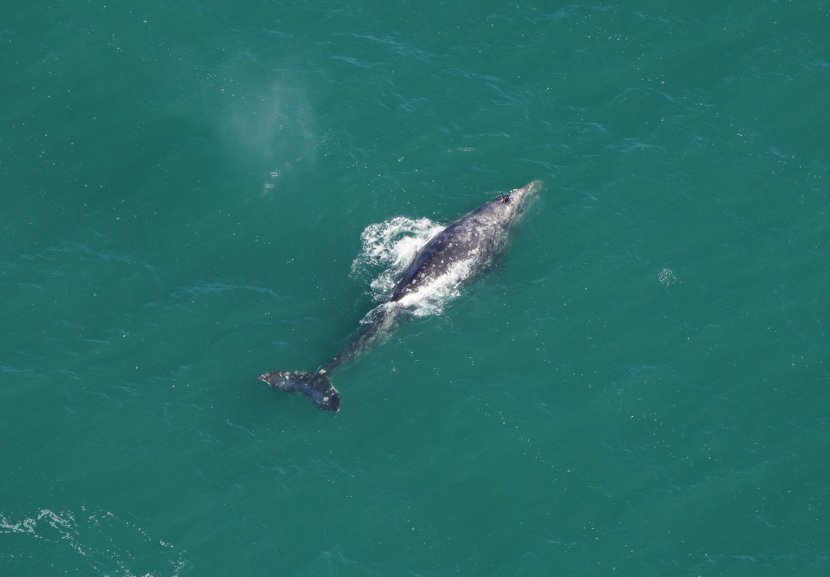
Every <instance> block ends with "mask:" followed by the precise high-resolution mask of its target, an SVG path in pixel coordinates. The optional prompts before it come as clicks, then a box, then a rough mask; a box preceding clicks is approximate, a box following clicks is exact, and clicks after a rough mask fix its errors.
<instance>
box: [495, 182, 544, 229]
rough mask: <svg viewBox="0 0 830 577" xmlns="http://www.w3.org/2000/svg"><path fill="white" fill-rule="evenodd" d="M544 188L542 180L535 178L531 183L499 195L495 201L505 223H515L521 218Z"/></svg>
mask: <svg viewBox="0 0 830 577" xmlns="http://www.w3.org/2000/svg"><path fill="white" fill-rule="evenodd" d="M541 190H542V181H541V180H534V181H533V182H531V183H530V184H527V185H525V186H523V187H522V188H517V189H515V190H511V191H510V192H508V193H507V194H504V195H502V196H500V197H498V198H497V199H496V200H495V201H493V202H494V204H496V206H498V208H499V209H500V212H501V213H502V214H501V218H502V219H503V220H504V222H505V224H514V223H516V222H518V221H519V220H521V218H522V217H523V216H524V213H525V210H526V209H527V207H528V206H529V205H530V204H531V203H532V202H533V201H534V200H536V198H538V196H539V192H540V191H541Z"/></svg>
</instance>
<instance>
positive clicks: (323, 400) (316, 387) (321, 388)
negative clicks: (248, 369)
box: [259, 369, 340, 413]
mask: <svg viewBox="0 0 830 577" xmlns="http://www.w3.org/2000/svg"><path fill="white" fill-rule="evenodd" d="M259 380H260V381H265V382H266V383H268V384H269V385H271V386H272V387H274V388H275V389H277V390H278V391H284V392H286V393H305V396H306V397H308V398H309V400H310V401H311V402H312V403H314V404H315V405H317V408H318V409H322V410H324V411H331V412H332V413H336V412H337V411H339V410H340V393H338V392H337V389H335V388H334V386H332V384H331V376H329V373H328V372H326V370H325V369H321V370H320V371H318V372H316V373H299V372H296V371H275V372H273V373H265V374H264V375H260V376H259Z"/></svg>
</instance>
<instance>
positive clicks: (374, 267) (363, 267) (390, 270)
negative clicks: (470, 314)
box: [352, 216, 462, 323]
mask: <svg viewBox="0 0 830 577" xmlns="http://www.w3.org/2000/svg"><path fill="white" fill-rule="evenodd" d="M445 228H446V227H445V226H444V225H442V224H438V223H435V222H432V221H431V220H430V219H428V218H419V219H418V220H413V219H411V218H406V217H403V216H397V217H395V218H393V219H391V220H387V221H386V222H380V223H375V224H370V225H369V226H367V227H366V230H364V231H363V233H362V234H361V235H360V240H361V241H362V242H363V250H362V251H361V252H360V254H359V255H358V256H357V258H355V259H354V262H353V263H352V276H353V277H354V278H356V279H358V280H360V281H362V282H365V283H367V284H368V285H369V292H370V294H371V295H372V298H373V299H374V300H375V301H376V302H378V303H382V302H384V301H386V300H387V299H389V297H391V296H392V292H393V291H394V290H395V286H396V285H397V283H398V280H399V279H400V277H401V275H403V273H404V271H405V270H406V267H407V266H409V264H410V263H411V262H412V259H414V258H415V255H416V254H417V253H418V251H419V250H421V248H422V247H423V246H424V245H425V244H426V243H428V242H429V241H430V240H431V239H432V238H434V237H435V236H436V235H438V234H440V233H441V231H443V230H444V229H445ZM458 273H462V271H461V270H459V271H457V273H456V274H454V275H452V277H450V278H447V282H441V283H436V287H435V290H433V291H432V294H429V295H419V296H418V297H415V296H414V295H413V296H412V298H407V299H406V301H407V302H404V301H402V302H401V303H400V304H402V305H404V306H406V307H408V308H410V309H411V312H412V314H413V315H415V316H427V315H433V314H440V313H441V311H442V310H443V306H444V304H446V303H447V302H448V301H449V300H450V299H451V298H453V297H455V296H457V295H458V294H459V291H458V287H457V285H458V284H459V283H457V282H453V281H454V277H458V276H459V274H458ZM442 289H444V290H442ZM381 306H385V305H381ZM377 313H378V308H376V309H375V310H373V311H370V313H369V314H368V315H366V317H365V318H364V319H363V322H364V323H365V322H371V321H372V320H374V318H375V316H376V315H377Z"/></svg>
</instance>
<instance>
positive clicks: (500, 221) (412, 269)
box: [259, 180, 542, 413]
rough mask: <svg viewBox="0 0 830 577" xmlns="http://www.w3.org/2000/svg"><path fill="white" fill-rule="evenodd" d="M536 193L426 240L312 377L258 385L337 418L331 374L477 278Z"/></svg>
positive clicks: (523, 192) (533, 188) (525, 191)
mask: <svg viewBox="0 0 830 577" xmlns="http://www.w3.org/2000/svg"><path fill="white" fill-rule="evenodd" d="M541 189H542V182H541V181H539V180H535V181H533V182H531V183H530V184H528V185H526V186H524V187H522V188H517V189H515V190H512V191H510V192H508V193H507V194H504V195H502V196H500V197H498V198H496V199H495V200H492V201H490V202H488V203H487V204H485V205H483V206H480V207H478V208H477V209H475V210H474V211H472V212H470V213H468V214H466V215H464V216H462V217H461V218H459V219H458V220H456V221H455V222H453V223H451V224H450V225H448V226H447V228H445V229H444V230H443V231H441V232H440V233H439V234H437V235H436V236H434V237H433V238H431V239H430V240H429V242H427V243H426V244H425V245H424V246H423V247H421V249H420V250H419V251H418V252H417V254H416V255H415V257H414V258H413V259H412V262H411V263H409V265H408V266H407V268H406V270H405V271H404V273H403V275H402V276H401V278H400V280H399V281H398V283H397V285H395V290H394V291H393V292H392V296H390V297H389V298H388V299H387V300H386V301H385V302H383V303H381V304H380V305H379V306H378V307H377V308H376V309H375V310H374V311H372V313H373V320H372V322H371V323H369V325H368V326H367V328H366V329H365V330H364V331H363V332H362V333H361V334H360V335H359V336H358V337H357V338H356V339H355V340H354V341H352V342H351V344H350V345H349V346H348V347H346V348H345V349H344V350H343V351H342V352H341V353H340V354H338V355H337V356H336V357H334V358H333V359H332V360H331V361H329V362H328V363H326V364H325V365H323V366H322V367H320V368H319V369H317V371H315V372H313V373H302V372H296V371H275V372H271V373H265V374H264V375H260V377H259V379H260V380H261V381H265V382H266V383H268V384H269V385H271V386H272V387H274V388H275V389H277V390H279V391H284V392H286V393H305V395H306V396H307V397H308V398H309V400H311V402H312V403H314V404H315V405H316V406H317V407H318V408H320V409H322V410H324V411H331V412H332V413H336V412H338V411H339V410H340V393H339V392H338V391H337V389H335V388H334V385H332V383H331V374H332V373H333V372H334V371H335V370H336V369H337V368H338V367H339V366H340V365H343V364H348V363H349V362H350V361H351V360H352V359H354V358H355V356H356V355H358V354H359V353H360V352H362V351H364V350H365V349H367V348H368V347H370V346H371V345H373V344H375V343H376V342H377V341H378V340H379V339H380V338H381V337H382V336H383V335H385V334H387V333H388V332H389V331H390V330H391V329H392V328H393V327H394V325H395V324H396V323H397V321H398V319H399V318H400V317H401V315H403V314H406V313H407V312H408V311H410V310H412V308H413V307H414V306H416V305H417V304H418V303H419V302H421V301H423V300H424V299H428V298H430V297H431V296H433V295H435V294H436V293H440V292H443V291H452V290H454V289H457V288H460V287H461V285H463V284H464V283H465V282H467V281H469V280H471V279H473V278H474V277H475V276H476V275H477V274H478V273H480V272H481V271H482V270H483V269H484V268H485V267H486V266H487V265H488V264H490V262H491V260H492V258H493V256H494V255H495V254H497V253H498V252H499V251H500V250H502V249H503V248H504V245H505V241H506V240H507V235H508V232H509V230H510V227H511V225H513V224H515V223H516V222H517V221H518V220H520V218H521V216H522V214H523V212H524V208H525V207H526V206H527V203H528V200H529V199H531V198H532V197H533V196H535V195H536V194H537V193H538V192H539V191H540V190H541Z"/></svg>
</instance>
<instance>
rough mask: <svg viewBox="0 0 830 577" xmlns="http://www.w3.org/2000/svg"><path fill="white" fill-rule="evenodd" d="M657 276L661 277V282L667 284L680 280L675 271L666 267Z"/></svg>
mask: <svg viewBox="0 0 830 577" xmlns="http://www.w3.org/2000/svg"><path fill="white" fill-rule="evenodd" d="M657 278H658V279H660V282H661V283H663V284H664V285H666V286H669V285H673V284H677V283H679V282H680V281H679V280H677V277H676V276H674V273H673V272H672V271H671V269H670V268H664V269H663V270H661V271H660V272H659V273H658V274H657Z"/></svg>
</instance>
